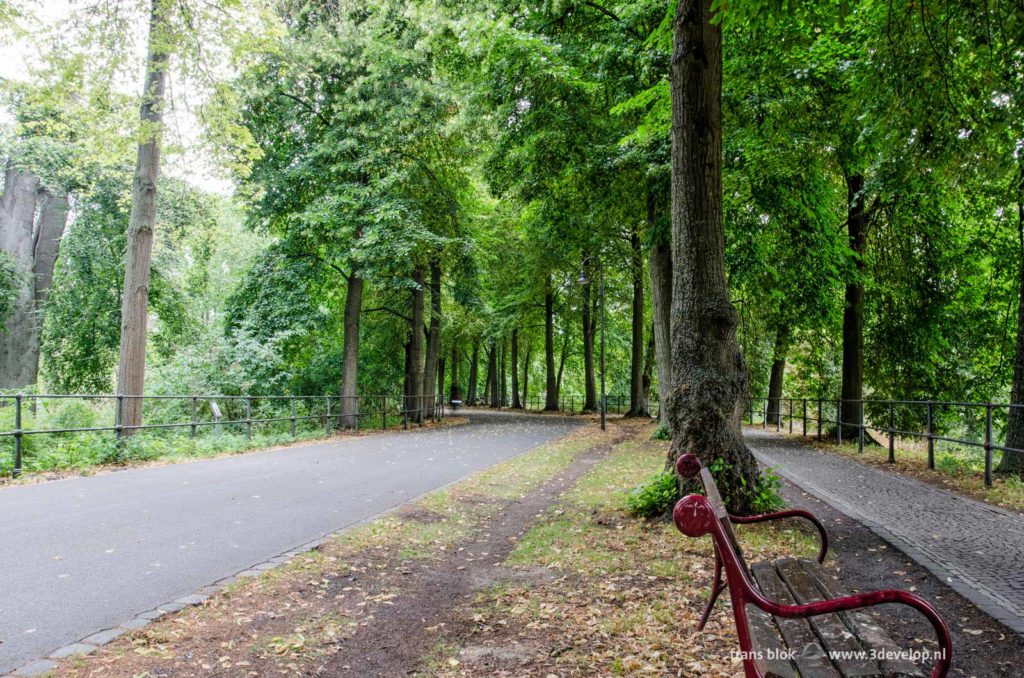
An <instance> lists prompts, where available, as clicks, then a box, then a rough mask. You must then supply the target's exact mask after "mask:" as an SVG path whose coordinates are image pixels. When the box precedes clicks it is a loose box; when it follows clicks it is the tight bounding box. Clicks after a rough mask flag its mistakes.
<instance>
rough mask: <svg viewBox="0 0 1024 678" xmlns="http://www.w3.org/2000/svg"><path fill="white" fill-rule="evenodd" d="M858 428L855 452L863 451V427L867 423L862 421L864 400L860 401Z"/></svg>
mask: <svg viewBox="0 0 1024 678" xmlns="http://www.w3.org/2000/svg"><path fill="white" fill-rule="evenodd" d="M859 409H860V426H859V427H858V428H857V451H858V452H863V451H864V426H865V424H866V423H867V422H865V420H864V399H863V398H862V399H861V401H860V408H859Z"/></svg>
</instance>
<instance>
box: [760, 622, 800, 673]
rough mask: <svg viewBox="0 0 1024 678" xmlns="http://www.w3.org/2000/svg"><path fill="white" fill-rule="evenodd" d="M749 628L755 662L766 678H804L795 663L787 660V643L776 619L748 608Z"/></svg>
mask: <svg viewBox="0 0 1024 678" xmlns="http://www.w3.org/2000/svg"><path fill="white" fill-rule="evenodd" d="M747 628H748V629H750V639H751V642H752V643H753V647H754V652H755V653H757V655H756V656H755V658H754V662H755V663H756V664H757V668H758V669H759V670H760V671H761V673H762V674H763V675H764V676H765V677H766V678H802V676H801V674H800V673H799V672H798V671H797V669H796V667H794V666H793V663H792V662H791V661H789V660H788V659H785V658H784V657H785V656H786V653H787V649H786V643H785V642H784V641H783V639H782V636H781V635H780V634H779V627H778V626H776V624H775V618H774V617H772V616H771V615H770V614H768V613H767V612H765V611H764V610H762V609H760V608H756V607H754V606H752V605H748V606H747Z"/></svg>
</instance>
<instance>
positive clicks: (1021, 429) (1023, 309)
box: [996, 157, 1024, 476]
mask: <svg viewBox="0 0 1024 678" xmlns="http://www.w3.org/2000/svg"><path fill="white" fill-rule="evenodd" d="M1018 163H1019V166H1020V174H1019V178H1018V183H1017V240H1018V244H1019V246H1020V255H1019V256H1020V268H1019V271H1020V272H1019V274H1018V275H1019V278H1020V281H1019V285H1020V288H1019V293H1018V297H1019V299H1018V305H1017V347H1016V351H1015V352H1014V360H1013V383H1012V385H1011V388H1010V402H1011V403H1013V404H1015V405H1019V404H1024V157H1021V158H1018ZM1006 447H1009V448H1012V449H1014V450H1024V408H1020V407H1011V408H1010V416H1009V421H1008V422H1007V428H1006ZM996 472H998V473H1007V474H1015V475H1018V476H1024V453H1022V452H1011V451H1005V450H1004V451H1003V458H1002V459H1001V460H1000V462H999V466H997V467H996Z"/></svg>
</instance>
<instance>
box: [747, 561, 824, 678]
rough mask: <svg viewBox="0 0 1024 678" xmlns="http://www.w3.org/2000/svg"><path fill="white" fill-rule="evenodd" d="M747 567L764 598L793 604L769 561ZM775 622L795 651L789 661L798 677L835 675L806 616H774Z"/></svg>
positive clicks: (789, 645) (818, 677)
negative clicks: (797, 671)
mask: <svg viewBox="0 0 1024 678" xmlns="http://www.w3.org/2000/svg"><path fill="white" fill-rule="evenodd" d="M750 569H751V574H752V575H753V576H754V581H756V582H757V586H758V588H759V589H761V593H763V594H764V595H765V597H766V598H768V599H770V600H774V601H776V602H778V603H782V604H783V605H794V604H796V601H795V600H794V599H793V596H792V595H791V594H790V592H789V589H788V588H786V585H785V584H784V583H783V582H782V580H781V579H779V575H778V573H777V572H776V571H775V568H774V567H772V564H771V563H770V562H760V563H754V565H753V566H752V567H751V568H750ZM747 608H748V609H750V608H751V606H749V605H748V606H747ZM775 622H776V624H778V626H779V630H780V631H781V632H782V638H783V639H784V640H785V641H786V645H787V646H788V647H789V648H790V649H791V650H793V652H794V654H795V657H794V659H793V661H794V663H795V664H796V667H797V669H798V670H799V671H800V675H801V677H802V678H839V675H840V674H839V671H837V670H836V668H835V666H833V665H832V662H831V661H830V660H829V658H828V656H827V655H826V654H825V648H824V647H822V645H821V642H820V641H819V640H818V637H817V636H816V635H815V634H814V631H813V630H812V629H811V625H810V623H809V622H808V621H807V620H806V619H782V618H776V619H775Z"/></svg>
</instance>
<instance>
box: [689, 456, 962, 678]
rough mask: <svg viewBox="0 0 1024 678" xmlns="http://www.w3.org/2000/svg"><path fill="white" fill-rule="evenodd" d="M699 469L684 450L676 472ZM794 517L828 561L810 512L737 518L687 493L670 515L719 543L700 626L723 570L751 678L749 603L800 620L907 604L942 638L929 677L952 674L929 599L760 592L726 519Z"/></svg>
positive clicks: (945, 632) (948, 649) (891, 593)
mask: <svg viewBox="0 0 1024 678" xmlns="http://www.w3.org/2000/svg"><path fill="white" fill-rule="evenodd" d="M700 470H701V464H700V461H699V460H698V459H697V457H696V456H694V455H692V454H685V455H683V456H681V457H680V458H679V460H678V461H677V462H676V471H677V472H678V473H679V475H680V476H683V477H685V478H693V477H694V476H695V475H698V474H699V473H700ZM791 516H799V517H801V518H808V519H810V520H811V522H813V523H814V524H815V526H816V527H818V530H819V533H820V534H821V535H822V544H821V550H820V552H819V554H818V561H819V562H821V561H822V560H824V556H825V552H826V551H827V548H828V537H827V536H826V535H825V528H824V526H822V524H821V521H819V520H818V519H817V518H815V517H814V516H813V514H811V513H809V512H807V511H800V510H799V509H793V510H790V511H780V512H778V513H770V514H766V515H762V516H751V517H749V518H738V517H737V516H731V515H729V514H728V513H724V511H723V512H722V513H721V514H719V513H716V511H715V509H714V508H713V507H712V505H711V502H710V501H708V499H707V497H704V496H701V495H699V494H691V495H688V496H686V497H683V498H682V499H680V500H679V501H678V502H677V503H676V506H675V509H674V510H673V511H672V519H673V521H674V522H675V524H676V527H677V528H678V529H679V531H680V532H682V533H683V534H685V535H686V536H688V537H703V536H705V535H709V534H710V535H711V537H712V540H713V542H714V546H715V583H714V585H713V588H712V597H711V599H710V600H709V601H708V606H707V608H706V609H705V612H704V615H703V617H702V618H701V624H700V627H699V628H703V626H704V624H705V623H706V622H707V617H708V616H709V615H710V612H711V606H712V605H714V601H715V599H716V598H717V597H718V595H719V594H720V593H721V592H722V590H723V589H724V588H725V587H726V584H721V581H720V577H721V571H722V569H724V570H725V575H726V582H727V585H728V588H729V590H730V592H731V593H730V596H731V598H732V610H733V616H734V618H735V622H736V633H737V635H738V636H739V640H740V649H741V650H742V651H743V670H744V673H745V675H746V677H747V678H764V676H763V675H762V674H761V673H760V672H759V671H758V669H757V666H756V664H755V661H754V654H753V652H754V651H753V647H752V639H751V635H750V628H749V626H748V625H747V609H746V608H747V605H748V604H750V605H754V606H756V607H759V608H760V609H762V610H764V611H765V612H767V613H768V614H770V615H773V616H776V617H783V618H801V619H806V618H808V617H814V616H818V615H823V614H832V613H835V612H845V611H848V610H858V609H862V608H866V607H873V606H875V605H883V604H885V603H897V604H900V605H907V606H909V607H912V608H914V609H915V610H917V611H918V612H920V613H921V614H922V615H924V616H925V618H927V619H928V621H929V622H930V623H931V625H932V628H933V629H934V630H935V635H936V637H937V638H938V642H939V658H938V659H937V660H936V662H935V665H934V666H933V668H932V672H931V674H930V675H931V678H945V676H946V674H947V673H948V672H949V668H950V662H951V660H952V656H953V642H952V639H951V638H950V635H949V629H948V628H947V627H946V622H945V621H943V619H942V617H940V616H939V613H938V611H937V610H936V609H935V608H934V607H932V605H931V604H930V603H928V602H926V601H925V600H922V599H921V598H918V597H917V596H915V595H913V594H912V593H908V592H906V591H900V590H895V589H889V590H883V591H874V592H871V593H859V594H856V595H852V596H843V597H840V598H833V599H831V600H823V601H820V602H816V603H807V604H803V605H783V604H780V603H777V602H775V601H772V600H769V599H767V598H765V597H764V595H762V594H761V592H760V591H759V590H758V588H757V586H755V585H754V583H753V582H752V581H751V578H750V574H749V573H748V572H747V568H746V566H745V565H744V564H743V558H742V556H741V555H740V554H739V553H737V550H736V548H735V546H734V545H733V537H732V535H731V534H729V532H728V531H727V528H726V526H725V525H724V524H723V523H724V522H738V523H756V522H762V521H766V520H774V519H776V518H785V517H791ZM730 529H731V528H730Z"/></svg>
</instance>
